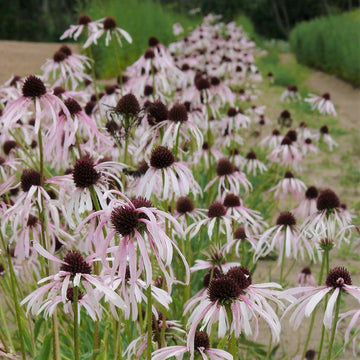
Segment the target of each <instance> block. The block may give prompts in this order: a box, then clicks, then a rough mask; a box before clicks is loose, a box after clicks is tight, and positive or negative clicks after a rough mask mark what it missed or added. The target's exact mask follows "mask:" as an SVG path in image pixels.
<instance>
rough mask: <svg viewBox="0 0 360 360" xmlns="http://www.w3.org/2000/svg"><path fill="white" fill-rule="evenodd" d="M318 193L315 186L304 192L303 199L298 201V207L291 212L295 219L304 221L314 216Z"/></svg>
mask: <svg viewBox="0 0 360 360" xmlns="http://www.w3.org/2000/svg"><path fill="white" fill-rule="evenodd" d="M318 195H319V192H318V190H317V188H316V187H315V186H310V187H308V188H307V189H306V191H305V197H304V198H303V199H302V200H301V201H300V203H299V205H298V206H297V207H296V208H295V209H294V210H293V211H292V212H293V213H294V215H296V217H298V218H300V219H305V218H306V217H308V216H310V215H311V214H314V213H315V212H316V210H317V208H316V199H317V197H318Z"/></svg>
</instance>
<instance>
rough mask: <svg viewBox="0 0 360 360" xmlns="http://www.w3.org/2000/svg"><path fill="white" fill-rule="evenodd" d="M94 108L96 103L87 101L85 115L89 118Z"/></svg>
mask: <svg viewBox="0 0 360 360" xmlns="http://www.w3.org/2000/svg"><path fill="white" fill-rule="evenodd" d="M95 106H96V101H88V102H87V103H86V105H85V108H84V110H85V114H86V115H88V116H90V115H91V114H92V112H93V110H94V108H95Z"/></svg>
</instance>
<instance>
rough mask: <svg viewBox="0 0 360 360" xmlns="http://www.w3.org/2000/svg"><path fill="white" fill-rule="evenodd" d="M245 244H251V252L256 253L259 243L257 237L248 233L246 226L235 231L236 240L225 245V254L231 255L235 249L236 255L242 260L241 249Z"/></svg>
mask: <svg viewBox="0 0 360 360" xmlns="http://www.w3.org/2000/svg"><path fill="white" fill-rule="evenodd" d="M244 242H246V243H249V244H250V247H251V249H250V251H255V249H256V248H257V244H258V241H257V239H256V237H255V236H254V235H252V234H250V233H249V232H248V231H246V228H245V226H240V227H239V228H237V229H236V230H235V231H234V239H233V240H232V241H230V242H229V243H227V244H225V245H224V247H223V249H224V251H225V253H227V254H229V253H231V252H232V248H233V247H235V255H236V256H237V257H238V258H241V254H240V248H241V246H242V244H243V243H244ZM246 251H248V250H246Z"/></svg>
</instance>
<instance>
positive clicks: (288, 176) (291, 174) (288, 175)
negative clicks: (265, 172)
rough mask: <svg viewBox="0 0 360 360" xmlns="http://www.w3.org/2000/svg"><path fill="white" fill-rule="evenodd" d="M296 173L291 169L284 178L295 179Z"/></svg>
mask: <svg viewBox="0 0 360 360" xmlns="http://www.w3.org/2000/svg"><path fill="white" fill-rule="evenodd" d="M293 178H294V174H293V173H292V172H291V171H286V172H285V175H284V179H293Z"/></svg>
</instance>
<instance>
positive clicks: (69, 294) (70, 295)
mask: <svg viewBox="0 0 360 360" xmlns="http://www.w3.org/2000/svg"><path fill="white" fill-rule="evenodd" d="M83 297H84V294H83V293H82V292H81V291H80V289H79V288H78V300H81V299H82V298H83ZM66 299H67V300H68V301H70V302H71V303H73V302H74V288H72V287H71V288H68V289H67V290H66Z"/></svg>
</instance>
